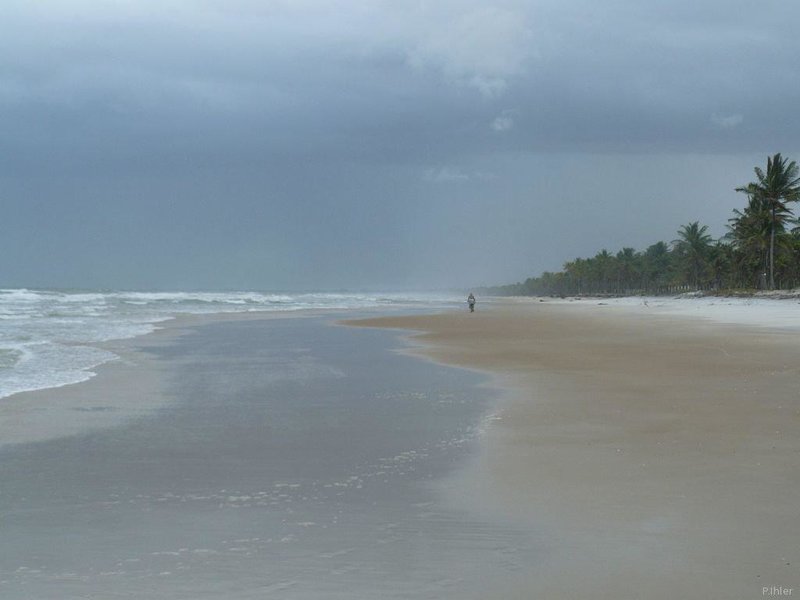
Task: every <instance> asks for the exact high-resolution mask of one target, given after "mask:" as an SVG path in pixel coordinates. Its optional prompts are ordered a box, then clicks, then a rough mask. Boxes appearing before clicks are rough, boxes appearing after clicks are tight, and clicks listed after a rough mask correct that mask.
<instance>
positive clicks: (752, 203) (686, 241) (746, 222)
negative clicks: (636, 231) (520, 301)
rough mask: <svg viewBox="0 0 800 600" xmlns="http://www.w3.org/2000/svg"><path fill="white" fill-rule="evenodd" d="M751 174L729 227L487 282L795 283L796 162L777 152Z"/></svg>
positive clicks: (649, 289) (542, 289)
mask: <svg viewBox="0 0 800 600" xmlns="http://www.w3.org/2000/svg"><path fill="white" fill-rule="evenodd" d="M755 174H756V181H753V182H751V183H748V184H747V185H744V186H742V187H740V188H737V189H736V191H737V192H741V193H742V194H743V195H744V196H745V197H746V199H747V204H746V206H744V207H743V208H742V209H741V210H739V209H736V210H734V211H733V216H732V217H731V218H730V219H728V223H727V229H728V231H727V233H726V234H725V235H724V236H723V237H722V238H720V239H717V240H715V239H713V238H712V237H711V236H710V235H709V234H708V233H707V232H708V226H707V225H701V224H700V223H699V222H697V221H695V222H692V223H688V224H686V225H683V226H682V227H681V228H680V229H679V230H678V232H677V236H678V237H677V238H676V239H675V240H673V241H672V242H670V243H667V242H663V241H662V242H656V243H655V244H653V245H651V246H649V247H648V248H646V249H645V250H643V251H636V250H634V249H633V248H622V249H621V250H619V251H618V252H617V253H616V254H612V253H610V252H608V251H607V250H601V251H600V252H598V253H597V254H596V255H595V256H593V257H591V258H576V259H575V260H572V261H569V262H567V263H565V264H564V267H563V270H562V271H559V272H555V273H550V272H545V273H543V274H542V275H540V276H539V277H532V278H529V279H527V280H525V281H524V282H522V283H516V284H512V285H504V286H499V287H494V288H487V289H486V290H484V292H485V293H491V294H499V295H558V296H565V295H576V294H620V295H621V294H625V295H628V294H663V293H674V292H678V291H691V290H730V291H733V290H750V289H788V288H795V287H798V286H800V220H798V219H797V218H796V217H795V215H794V213H793V212H792V209H791V204H792V203H794V202H797V201H798V200H800V175H799V173H798V167H797V164H796V163H795V162H794V161H791V162H789V160H788V159H786V158H783V157H782V156H781V155H780V154H776V155H775V156H772V157H769V158H768V159H767V170H766V172H764V171H763V170H762V169H761V168H759V167H756V168H755Z"/></svg>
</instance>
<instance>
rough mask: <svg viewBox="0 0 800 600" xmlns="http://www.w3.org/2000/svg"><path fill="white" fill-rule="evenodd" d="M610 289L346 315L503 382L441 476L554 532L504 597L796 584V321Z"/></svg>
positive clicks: (481, 503)
mask: <svg viewBox="0 0 800 600" xmlns="http://www.w3.org/2000/svg"><path fill="white" fill-rule="evenodd" d="M600 304H601V303H600V302H594V303H576V304H574V305H570V304H566V303H561V304H557V303H548V302H535V301H522V302H514V301H507V302H503V303H498V304H495V305H490V306H487V305H483V306H480V307H479V310H478V312H476V313H475V314H469V313H467V312H466V311H464V312H459V313H444V314H437V315H430V316H409V317H393V318H377V319H370V320H367V321H360V322H356V323H351V324H355V325H361V326H370V327H382V328H399V329H405V330H413V331H412V332H410V335H411V338H410V340H411V344H412V348H411V352H412V353H415V354H417V355H420V356H424V357H427V358H429V359H433V360H434V361H436V362H440V363H443V364H448V365H457V366H461V367H468V368H471V369H477V370H479V371H482V372H485V373H488V374H490V375H491V376H492V378H493V379H492V381H493V386H494V387H496V388H499V389H502V390H503V396H502V400H501V402H500V404H499V406H498V408H497V412H496V415H495V417H494V418H493V419H492V420H491V421H490V425H489V426H488V429H487V433H486V435H485V439H484V448H483V451H482V452H481V453H480V456H479V458H477V459H476V460H475V461H473V463H472V464H471V465H470V466H469V467H468V468H465V469H463V470H461V471H460V472H459V474H458V475H457V476H455V477H454V478H452V479H451V480H450V482H449V484H448V486H447V489H446V492H447V493H448V494H449V495H450V497H451V499H452V501H453V502H455V503H459V504H460V505H462V506H464V507H469V508H470V509H471V510H474V511H477V512H482V513H486V514H493V515H494V516H495V517H497V518H501V519H508V520H509V521H510V522H515V523H517V524H518V526H519V527H528V528H531V530H532V531H534V532H536V533H535V535H537V536H538V539H539V540H540V541H541V543H542V545H543V547H544V548H546V551H545V553H544V557H543V558H542V559H541V562H537V563H536V564H532V565H530V568H528V569H525V570H524V571H523V572H521V573H518V574H516V575H514V576H512V577H509V579H508V580H507V585H506V586H504V588H505V589H503V590H500V591H499V592H500V593H501V596H498V597H505V598H531V597H547V598H609V599H611V598H646V599H662V598H663V599H665V600H666V599H675V598H742V599H744V598H760V597H764V596H768V595H770V591H774V588H775V587H782V588H785V589H788V588H793V589H794V594H795V595H796V594H797V593H800V592H798V588H800V578H798V575H797V573H798V565H800V550H799V549H798V540H800V519H798V516H800V513H799V512H798V508H797V498H798V496H799V495H800V474H799V473H798V469H797V466H798V459H800V431H798V424H799V423H800V399H799V398H798V382H799V381H800V378H799V377H798V375H799V374H800V373H799V372H798V365H800V346H798V344H797V332H796V331H794V330H792V329H789V328H785V329H781V328H775V327H757V326H744V325H739V326H737V325H733V324H721V323H715V322H712V321H709V320H704V319H700V318H692V317H688V316H673V315H666V314H654V312H652V311H648V309H647V307H646V306H641V307H638V308H636V307H633V308H631V307H628V308H615V307H609V306H602V305H600ZM765 588H766V590H767V591H766V592H765Z"/></svg>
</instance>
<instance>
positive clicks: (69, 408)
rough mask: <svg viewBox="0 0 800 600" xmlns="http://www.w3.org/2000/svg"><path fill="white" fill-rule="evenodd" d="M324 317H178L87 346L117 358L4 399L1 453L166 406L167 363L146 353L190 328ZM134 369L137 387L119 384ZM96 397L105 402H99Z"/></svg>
mask: <svg viewBox="0 0 800 600" xmlns="http://www.w3.org/2000/svg"><path fill="white" fill-rule="evenodd" d="M331 312H332V313H334V312H335V311H331ZM321 314H323V311H320V310H319V309H308V310H303V311H300V310H298V311H292V312H289V311H262V312H259V311H250V312H240V313H236V312H229V313H225V312H220V313H205V314H191V313H187V314H178V315H175V316H174V317H172V318H170V319H167V320H163V321H159V322H158V323H156V324H155V329H154V330H153V331H149V332H147V333H143V334H141V335H136V336H133V337H127V338H121V339H115V340H108V341H105V342H97V343H94V344H83V345H86V346H89V347H94V348H99V349H102V350H106V351H108V352H111V353H112V354H114V355H115V358H112V359H110V360H108V361H106V362H103V363H101V364H99V365H96V366H94V367H91V368H90V369H86V370H85V371H86V373H87V374H89V376H88V377H87V378H86V379H83V380H81V381H76V382H72V383H66V384H63V385H59V386H54V387H45V388H40V389H35V390H25V391H20V392H16V393H14V394H11V395H9V396H4V397H2V398H0V450H2V449H3V448H6V447H13V446H16V445H19V444H27V443H36V442H45V441H49V440H54V439H58V438H62V437H68V436H72V435H79V434H84V433H89V432H92V431H99V430H102V429H106V428H109V427H115V426H118V425H123V424H124V423H125V422H126V421H128V420H130V419H133V418H137V417H141V416H144V415H147V414H151V413H153V412H155V411H157V410H159V409H161V408H164V407H165V406H167V405H168V404H169V401H170V400H169V395H168V394H167V393H166V392H165V389H164V385H163V381H164V373H163V372H162V371H163V365H161V364H160V362H159V360H158V359H157V358H155V357H153V356H152V355H151V354H150V353H148V351H147V350H148V348H157V347H162V346H168V345H170V344H173V343H175V341H176V340H177V339H178V338H180V337H183V336H186V335H190V334H191V330H192V328H195V327H202V326H203V325H208V324H213V323H223V322H238V321H262V320H271V319H299V318H313V317H315V316H320V315H321ZM132 369H135V370H136V372H137V373H138V377H137V378H136V381H135V387H132V386H130V385H122V383H121V382H130V380H131V374H130V373H131V370H132ZM98 398H103V401H102V402H99V403H98V401H97V399H98Z"/></svg>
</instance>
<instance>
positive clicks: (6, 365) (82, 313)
mask: <svg viewBox="0 0 800 600" xmlns="http://www.w3.org/2000/svg"><path fill="white" fill-rule="evenodd" d="M457 301H458V299H456V298H455V297H453V296H452V295H450V294H407V293H406V294H387V293H376V294H369V293H300V294H287V293H262V292H252V291H234V292H126V291H109V292H97V291H61V290H31V289H25V288H20V289H0V398H3V397H7V396H9V395H11V394H15V393H18V392H21V391H29V390H37V389H43V388H50V387H59V386H62V385H68V384H71V383H78V382H80V381H85V380H86V379H89V378H91V377H92V376H93V372H92V371H91V369H93V368H95V367H97V366H99V365H101V364H103V363H105V362H108V361H110V360H114V359H115V358H116V355H114V354H112V353H110V352H107V351H105V350H102V349H100V348H96V347H94V346H93V344H97V343H101V342H107V341H111V340H118V339H128V338H133V337H137V336H140V335H144V334H147V333H150V332H152V331H154V330H155V329H156V328H157V323H160V322H163V321H166V320H169V319H172V318H174V317H176V316H178V315H182V314H213V313H236V312H247V313H252V312H260V311H266V312H294V311H300V310H320V309H322V310H325V309H328V310H350V309H369V308H376V307H386V306H398V307H399V306H420V305H430V306H442V305H448V304H452V303H454V302H457Z"/></svg>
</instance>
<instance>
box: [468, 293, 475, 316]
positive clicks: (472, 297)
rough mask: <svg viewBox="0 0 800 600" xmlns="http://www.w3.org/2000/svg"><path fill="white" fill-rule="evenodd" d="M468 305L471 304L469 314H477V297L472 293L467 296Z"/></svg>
mask: <svg viewBox="0 0 800 600" xmlns="http://www.w3.org/2000/svg"><path fill="white" fill-rule="evenodd" d="M467 304H469V312H475V296H474V295H473V294H472V292H470V294H469V296H467Z"/></svg>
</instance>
